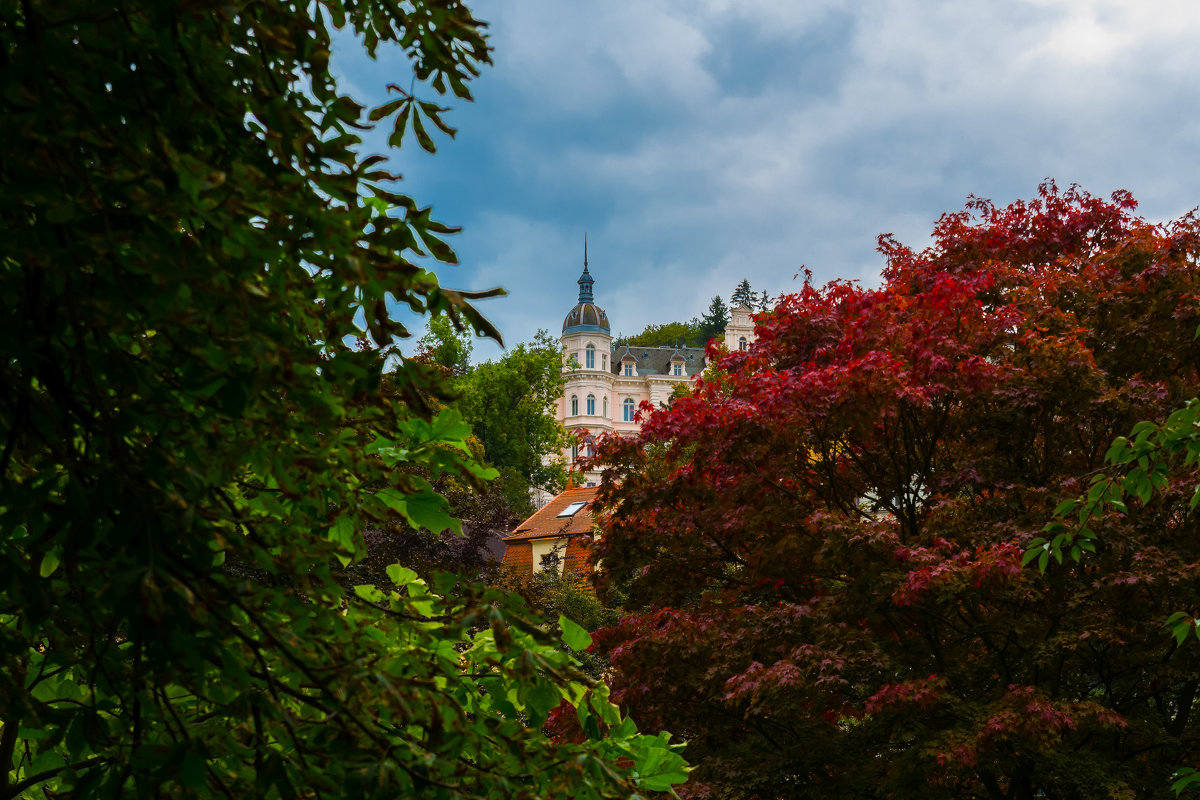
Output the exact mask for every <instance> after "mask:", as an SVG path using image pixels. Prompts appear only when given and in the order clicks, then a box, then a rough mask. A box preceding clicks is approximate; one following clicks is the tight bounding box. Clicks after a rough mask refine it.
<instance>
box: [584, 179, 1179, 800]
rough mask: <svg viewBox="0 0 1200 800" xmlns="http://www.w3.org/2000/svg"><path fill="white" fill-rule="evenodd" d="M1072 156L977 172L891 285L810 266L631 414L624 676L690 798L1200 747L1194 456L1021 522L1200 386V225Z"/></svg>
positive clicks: (963, 778) (976, 784) (1085, 790)
mask: <svg viewBox="0 0 1200 800" xmlns="http://www.w3.org/2000/svg"><path fill="white" fill-rule="evenodd" d="M1135 207H1136V204H1135V202H1134V200H1133V198H1132V197H1131V196H1130V195H1129V194H1128V193H1124V192H1120V193H1116V194H1114V195H1113V197H1112V199H1111V201H1107V200H1103V199H1100V198H1096V197H1093V196H1090V195H1088V194H1086V193H1085V192H1082V191H1081V190H1078V189H1077V188H1075V187H1072V188H1070V189H1068V190H1065V191H1064V190H1060V189H1059V188H1058V187H1056V186H1055V185H1054V184H1053V183H1050V182H1048V183H1046V184H1044V185H1043V186H1042V187H1040V191H1039V196H1038V197H1037V198H1036V199H1034V200H1032V201H1028V202H1017V203H1014V204H1013V205H1011V206H1008V207H1006V208H998V207H995V206H993V205H992V204H991V203H990V202H988V201H985V200H979V199H972V200H971V201H970V202H969V203H968V204H967V207H966V209H965V210H963V211H961V212H958V213H953V214H948V215H945V216H943V217H942V218H941V220H939V222H938V223H937V225H936V227H935V229H934V242H933V244H932V245H931V246H930V247H929V248H928V249H926V250H924V251H921V252H916V251H914V250H912V249H910V248H907V247H905V246H903V245H901V244H900V243H898V242H897V241H895V240H894V239H893V238H891V237H889V236H884V237H881V239H880V250H881V252H882V253H883V254H884V256H885V258H886V260H887V266H886V269H885V271H884V283H883V286H882V287H881V288H878V289H864V288H861V287H859V286H857V285H854V284H850V283H844V282H835V283H831V284H829V285H827V286H825V287H824V288H820V289H819V288H815V287H812V286H809V285H806V286H805V287H804V288H803V290H802V291H800V292H799V293H797V294H794V295H792V296H789V297H786V298H784V299H783V300H782V302H781V304H780V305H779V307H778V309H777V310H776V311H775V312H773V313H771V314H767V315H763V316H761V317H760V318H759V336H760V338H759V340H758V342H757V343H756V344H755V345H754V346H752V347H751V348H750V350H749V351H748V352H733V353H730V354H729V355H728V356H726V357H725V358H724V359H723V360H722V361H721V362H720V364H719V368H718V370H717V371H716V372H715V373H713V374H710V375H709V376H708V377H707V378H706V379H705V380H703V381H701V382H700V383H699V384H698V387H697V391H696V393H695V396H694V397H690V398H682V399H680V400H678V401H676V402H675V403H674V405H672V407H671V408H669V409H665V410H661V411H657V412H655V413H653V414H652V415H651V416H650V417H649V419H648V420H647V422H646V424H645V426H644V428H643V431H642V433H641V435H640V438H638V439H634V440H625V441H622V440H609V441H607V442H606V443H605V444H604V446H603V448H602V455H603V457H604V458H605V459H606V460H607V461H608V462H609V463H610V464H611V465H613V466H614V467H616V469H615V470H613V471H612V472H610V474H609V476H608V478H607V479H606V482H605V484H604V487H603V490H602V495H601V496H602V502H603V503H604V504H605V505H606V506H607V507H608V509H609V515H608V518H607V529H606V534H605V536H604V537H603V538H602V539H601V540H600V541H599V543H598V545H597V547H598V553H597V555H598V557H599V558H600V559H601V562H602V564H603V565H604V569H605V571H606V574H605V577H606V580H607V581H608V582H609V583H610V584H615V583H621V584H623V585H625V586H627V588H628V590H629V592H630V595H629V596H630V601H629V604H628V606H627V607H628V608H630V609H638V612H637V613H631V614H630V615H629V616H627V617H626V618H624V619H623V620H622V621H621V623H620V624H619V625H618V626H616V627H614V628H612V629H609V630H607V631H605V632H602V633H601V634H600V635H598V636H597V641H598V644H599V646H600V648H601V650H602V651H603V652H605V653H606V654H607V655H608V656H609V657H610V658H611V660H612V664H613V668H614V676H613V679H614V682H615V683H614V689H615V692H614V697H615V698H616V699H617V700H618V701H619V702H621V703H623V704H624V705H625V706H627V707H628V708H629V709H630V710H631V712H632V713H633V714H634V715H635V716H636V717H637V718H638V719H639V721H640V722H642V724H645V725H648V726H649V727H650V728H655V727H665V728H668V729H670V730H672V731H675V732H677V733H680V734H682V735H683V736H684V737H685V738H687V739H689V740H690V744H689V747H688V756H689V760H690V761H692V763H699V767H698V768H697V770H696V771H695V772H694V773H693V775H692V780H691V781H690V782H689V783H688V784H687V786H686V787H685V793H690V794H691V795H692V796H697V797H707V796H712V797H731V798H732V797H764V798H767V797H770V798H775V797H781V798H782V797H838V798H849V797H907V796H922V797H930V798H939V797H947V798H949V797H954V798H976V797H978V798H1002V797H1007V798H1026V797H1028V798H1032V797H1047V798H1084V797H1089V798H1090V797H1125V796H1129V797H1132V796H1135V795H1136V796H1138V797H1150V796H1163V795H1167V796H1169V795H1170V792H1169V788H1168V787H1169V780H1168V778H1169V776H1170V775H1171V774H1172V772H1173V771H1174V770H1176V769H1177V768H1179V767H1180V766H1186V765H1189V764H1194V763H1195V762H1196V759H1197V757H1198V756H1200V748H1198V747H1197V734H1198V733H1200V717H1198V716H1193V711H1194V708H1195V705H1196V701H1197V690H1198V688H1200V680H1198V677H1197V676H1198V675H1200V648H1198V647H1196V645H1195V643H1194V642H1192V643H1190V644H1186V645H1184V646H1178V645H1177V644H1176V642H1175V640H1174V639H1172V638H1171V637H1170V636H1169V635H1167V632H1166V631H1165V630H1164V628H1163V627H1162V621H1163V620H1164V619H1165V618H1166V617H1167V615H1168V614H1169V613H1171V612H1172V611H1177V610H1179V609H1184V608H1194V607H1196V606H1197V605H1200V530H1197V528H1198V526H1197V519H1196V515H1195V514H1194V513H1190V512H1189V509H1188V503H1187V501H1188V499H1189V496H1190V493H1191V485H1192V483H1194V478H1192V479H1190V480H1189V481H1185V482H1180V488H1179V489H1178V491H1177V490H1175V489H1174V488H1173V487H1168V488H1167V489H1166V490H1165V491H1164V492H1162V493H1161V494H1157V495H1155V496H1154V497H1153V498H1149V499H1148V501H1147V502H1145V503H1143V502H1140V501H1138V500H1131V501H1130V503H1129V506H1128V509H1127V511H1126V512H1125V513H1121V512H1119V511H1117V510H1112V511H1110V512H1109V513H1108V515H1107V516H1106V517H1104V518H1103V519H1102V520H1099V521H1096V522H1095V523H1094V525H1096V526H1098V528H1097V529H1098V531H1101V532H1102V535H1101V536H1100V538H1099V540H1098V541H1099V542H1101V544H1099V545H1098V547H1097V549H1098V552H1096V553H1095V554H1094V555H1093V554H1089V555H1088V556H1087V557H1086V558H1084V559H1082V561H1079V562H1075V561H1073V560H1071V559H1070V558H1068V559H1066V560H1065V561H1064V563H1062V564H1058V563H1055V562H1051V564H1050V566H1049V568H1048V569H1047V571H1046V572H1045V574H1043V573H1041V572H1039V571H1037V570H1036V569H1033V568H1027V569H1022V568H1021V559H1022V555H1023V552H1024V549H1025V547H1026V546H1027V545H1028V543H1029V542H1030V541H1031V540H1032V539H1034V538H1035V537H1037V536H1038V535H1039V534H1040V533H1041V531H1042V528H1043V526H1044V525H1045V524H1046V522H1047V521H1048V520H1049V519H1050V518H1051V517H1052V514H1053V511H1054V509H1055V507H1056V506H1057V505H1058V504H1059V503H1060V502H1061V501H1063V500H1064V499H1066V498H1072V497H1075V496H1077V495H1078V494H1079V492H1080V491H1081V489H1083V488H1086V487H1087V485H1088V477H1089V475H1090V474H1091V473H1093V472H1094V471H1095V470H1097V469H1099V468H1101V467H1102V465H1103V462H1104V455H1105V452H1106V450H1107V449H1108V447H1109V445H1110V443H1111V442H1112V440H1113V438H1114V436H1116V435H1118V434H1121V433H1126V432H1127V431H1129V429H1130V428H1131V426H1132V425H1133V424H1134V423H1136V422H1137V421H1138V420H1142V419H1162V418H1164V417H1165V416H1166V414H1167V413H1168V412H1169V411H1170V410H1172V409H1174V408H1176V407H1178V406H1179V405H1180V403H1181V402H1183V401H1184V400H1186V399H1187V398H1190V397H1193V396H1195V395H1196V394H1197V393H1198V388H1200V386H1198V384H1200V381H1198V374H1200V345H1197V344H1196V343H1195V342H1194V340H1193V333H1194V332H1195V331H1196V328H1197V324H1198V323H1200V310H1198V309H1200V304H1198V302H1197V300H1198V294H1200V274H1198V268H1197V254H1198V253H1200V224H1198V222H1197V220H1196V219H1195V218H1194V217H1193V216H1191V215H1189V216H1187V217H1185V218H1183V219H1181V220H1178V221H1176V222H1173V223H1171V224H1168V225H1162V226H1156V225H1151V224H1149V223H1147V222H1145V221H1144V220H1142V219H1140V218H1139V217H1137V216H1136V215H1135V213H1134V209H1135Z"/></svg>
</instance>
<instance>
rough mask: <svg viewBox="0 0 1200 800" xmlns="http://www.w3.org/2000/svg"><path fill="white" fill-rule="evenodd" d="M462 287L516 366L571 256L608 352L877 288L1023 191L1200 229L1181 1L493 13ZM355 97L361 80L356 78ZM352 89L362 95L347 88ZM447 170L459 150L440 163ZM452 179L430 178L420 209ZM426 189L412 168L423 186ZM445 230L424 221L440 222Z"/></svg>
mask: <svg viewBox="0 0 1200 800" xmlns="http://www.w3.org/2000/svg"><path fill="white" fill-rule="evenodd" d="M477 13H478V14H479V15H480V16H482V17H483V18H485V19H493V20H494V22H495V25H494V44H495V47H496V61H497V66H496V68H495V70H494V71H492V73H491V74H489V75H488V76H487V77H486V78H485V80H484V81H483V82H481V97H482V93H483V90H486V91H487V92H489V93H491V95H492V96H494V97H498V98H501V99H502V101H500V102H497V103H496V104H494V105H493V106H489V107H488V108H490V109H491V110H490V112H489V113H490V115H491V116H489V117H487V118H486V119H484V120H482V121H481V120H479V119H475V120H474V121H473V122H472V121H471V120H470V119H464V126H467V125H472V124H474V125H479V124H483V125H484V126H485V128H486V136H483V137H480V141H481V142H483V144H481V145H479V147H480V148H481V149H480V150H479V151H478V155H477V156H476V158H478V159H479V161H478V162H477V163H476V164H475V168H476V169H477V170H478V171H479V172H481V173H486V175H487V177H486V178H480V182H479V185H478V186H476V185H474V184H469V185H470V189H469V191H468V192H467V193H464V192H463V191H458V193H457V194H455V195H454V196H453V202H454V203H457V204H459V205H458V208H460V209H461V211H458V213H451V214H448V216H449V217H450V218H451V219H453V220H454V221H456V222H462V223H465V224H466V225H467V232H466V233H465V234H464V240H465V241H469V242H470V246H469V247H464V248H461V250H462V252H464V253H466V252H467V251H473V252H474V253H477V254H478V257H477V258H476V259H475V262H474V263H475V264H476V265H477V266H478V269H477V270H476V272H475V274H474V275H473V276H471V283H472V284H473V285H491V284H493V283H502V284H504V285H506V286H508V287H509V288H510V289H511V291H512V296H511V298H510V299H509V300H506V301H501V302H497V303H494V304H488V306H487V308H486V310H487V312H488V313H489V314H491V315H492V316H493V317H495V318H496V321H497V322H498V323H500V324H501V328H502V330H505V331H506V336H507V338H508V339H510V340H511V341H518V340H521V339H524V338H528V336H529V335H531V334H532V331H533V330H534V329H536V328H537V327H550V328H551V329H552V330H554V331H557V327H558V325H559V323H560V322H561V318H562V315H563V314H564V313H565V312H566V310H567V308H569V307H570V305H571V304H572V303H573V302H574V293H575V284H574V281H575V278H576V277H577V276H578V270H579V266H580V264H579V257H578V254H579V250H580V244H579V242H578V239H579V238H580V236H581V234H582V231H583V230H584V229H585V228H586V229H588V230H590V231H591V232H592V240H593V242H594V245H595V246H594V248H593V264H594V265H595V266H594V269H593V272H594V273H595V274H596V277H597V286H596V289H597V296H598V300H600V301H601V304H602V305H604V306H605V308H606V309H607V310H608V311H609V315H610V319H611V320H612V322H613V326H614V329H619V330H624V331H625V332H632V331H634V330H638V329H640V328H641V327H643V326H644V325H645V324H646V323H647V322H663V321H668V320H670V319H677V318H687V317H690V316H693V315H696V314H699V313H701V312H702V311H703V310H704V309H705V308H706V307H707V305H708V300H709V299H710V298H711V297H712V295H713V294H717V293H720V294H722V295H724V296H728V294H729V292H730V291H731V290H732V288H733V285H734V284H735V283H736V282H737V281H738V280H740V279H741V278H742V277H748V278H749V279H750V280H751V283H752V284H754V285H755V287H756V288H760V289H768V290H770V291H772V292H777V291H780V290H782V289H788V288H792V286H794V284H792V282H791V278H792V275H793V274H794V273H795V272H797V271H798V269H799V267H800V265H801V264H807V265H808V266H810V267H812V268H813V269H814V271H815V272H816V273H817V279H818V280H825V279H829V278H833V277H835V276H841V277H844V278H851V279H859V280H862V281H864V282H873V281H874V280H876V279H877V276H878V271H879V268H880V266H881V260H880V258H879V257H878V255H877V254H875V253H874V242H875V236H876V234H878V233H880V232H885V231H890V232H893V233H895V234H896V235H897V237H898V238H899V239H900V240H901V241H904V242H906V243H909V244H911V245H912V246H914V247H921V246H924V244H925V243H926V242H927V241H928V233H929V231H930V229H931V227H932V223H933V221H934V220H935V219H936V218H937V216H938V215H939V214H940V213H942V212H944V211H950V210H955V209H957V208H960V207H961V206H962V203H963V201H964V200H965V198H966V196H967V195H968V194H977V195H980V196H985V197H991V198H993V199H994V200H995V201H996V202H998V203H1006V202H1009V201H1011V200H1013V199H1016V198H1017V197H1029V196H1031V195H1032V194H1033V193H1034V191H1035V190H1036V187H1037V184H1038V182H1039V181H1040V180H1041V179H1043V178H1045V177H1054V178H1056V179H1058V181H1059V183H1060V184H1064V185H1065V184H1068V183H1071V182H1079V183H1081V184H1082V185H1083V186H1084V188H1085V189H1087V190H1089V191H1091V192H1093V193H1095V194H1099V195H1106V194H1107V193H1109V192H1111V191H1112V190H1114V189H1117V188H1129V189H1131V190H1132V191H1133V192H1134V194H1135V196H1137V197H1138V198H1139V199H1140V200H1141V201H1142V202H1143V207H1142V208H1143V212H1144V213H1146V214H1148V215H1150V216H1152V217H1154V216H1155V215H1161V216H1168V215H1177V214H1180V213H1182V212H1183V211H1185V210H1187V209H1188V208H1191V207H1192V206H1194V205H1196V203H1197V200H1198V199H1200V195H1198V193H1197V189H1196V185H1195V180H1194V177H1195V176H1194V170H1193V169H1192V166H1191V165H1192V163H1193V161H1194V157H1195V152H1196V150H1197V147H1198V146H1200V123H1197V122H1196V120H1195V119H1194V109H1195V107H1196V104H1197V103H1196V101H1197V99H1198V98H1197V91H1196V86H1195V76H1196V75H1197V74H1200V48H1198V47H1196V46H1195V45H1194V42H1195V40H1196V38H1197V34H1200V3H1196V2H1195V1H1194V0H1186V2H1184V1H1182V0H1181V1H1179V2H1176V1H1175V0H1146V1H1145V2H1141V3H1128V2H1124V1H1122V2H1115V1H1109V0H1015V1H1014V2H1010V3H995V4H989V3H964V2H961V0H953V1H952V0H860V2H857V3H854V4H845V3H835V2H832V0H822V1H821V2H795V1H794V0H641V1H640V2H634V0H613V1H612V2H606V3H598V2H597V3H585V2H580V1H579V0H574V1H573V2H572V1H571V0H520V1H519V2H507V1H506V2H503V3H501V2H496V0H488V2H485V3H483V4H482V5H481V6H480V7H479V9H478V10H477ZM352 77H354V78H355V79H358V76H357V75H354V76H352ZM361 82H362V81H360V83H361ZM450 152H451V155H450V157H451V158H454V157H455V156H454V155H453V152H454V151H450ZM442 158H443V156H442V155H441V154H439V156H438V157H437V158H435V159H433V160H432V162H431V163H430V167H429V170H430V173H429V174H430V180H431V183H430V185H431V186H432V187H433V189H434V190H436V189H437V186H436V183H434V182H432V180H433V177H434V176H435V175H436V174H437V173H438V171H439V169H441V166H442ZM419 174H420V175H421V176H422V178H423V177H424V167H422V171H421V172H420V173H419ZM439 210H440V209H439Z"/></svg>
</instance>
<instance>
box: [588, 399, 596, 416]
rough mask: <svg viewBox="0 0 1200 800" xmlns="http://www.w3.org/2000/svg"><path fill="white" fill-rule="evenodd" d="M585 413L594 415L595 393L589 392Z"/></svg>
mask: <svg viewBox="0 0 1200 800" xmlns="http://www.w3.org/2000/svg"><path fill="white" fill-rule="evenodd" d="M587 413H588V416H589V417H591V416H595V414H596V395H594V394H589V395H588V396H587Z"/></svg>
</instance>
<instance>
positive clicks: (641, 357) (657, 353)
mask: <svg viewBox="0 0 1200 800" xmlns="http://www.w3.org/2000/svg"><path fill="white" fill-rule="evenodd" d="M612 354H613V356H612V370H611V371H612V373H613V374H614V375H620V374H621V359H623V358H625V357H626V355H631V356H633V358H634V361H635V363H636V364H637V373H638V375H670V374H671V359H672V358H674V357H676V356H678V357H679V358H682V359H683V374H684V375H699V374H700V373H701V372H703V371H704V348H703V347H627V346H625V345H621V346H619V347H613V348H612Z"/></svg>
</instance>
